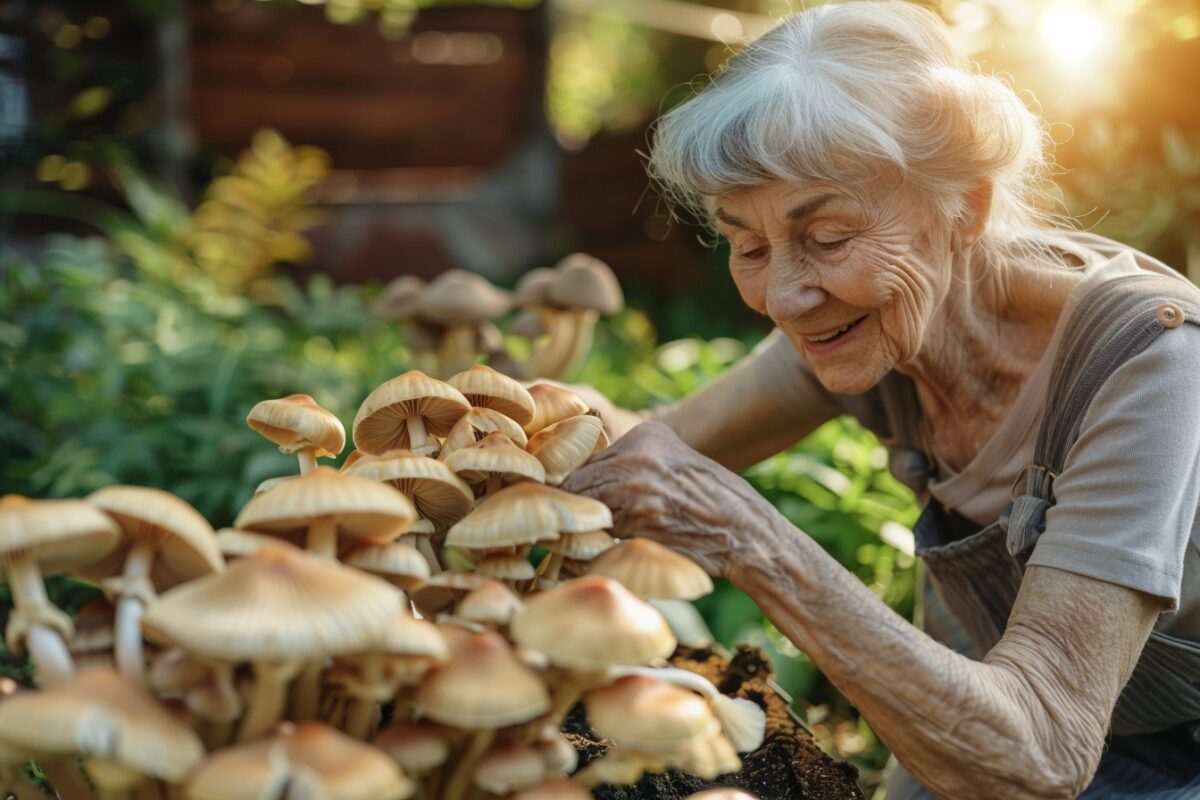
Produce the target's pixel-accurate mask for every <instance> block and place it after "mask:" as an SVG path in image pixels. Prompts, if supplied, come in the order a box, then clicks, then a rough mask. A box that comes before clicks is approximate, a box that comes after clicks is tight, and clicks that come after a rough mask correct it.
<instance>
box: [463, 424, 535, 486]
mask: <svg viewBox="0 0 1200 800" xmlns="http://www.w3.org/2000/svg"><path fill="white" fill-rule="evenodd" d="M442 463H444V464H445V465H446V466H447V467H449V468H450V469H451V470H453V471H454V473H455V474H456V475H458V476H459V477H460V478H462V479H463V480H464V481H466V482H467V483H468V484H471V485H475V484H480V483H483V482H485V481H486V480H487V479H488V478H490V477H491V476H493V475H499V476H500V477H501V478H503V479H504V481H506V482H508V483H515V482H516V481H521V480H530V481H537V482H539V483H541V482H542V481H544V480H545V479H546V470H545V468H544V467H542V462H540V461H538V460H537V458H536V457H534V456H532V455H530V454H529V453H526V452H525V451H524V450H522V449H521V448H519V447H517V446H516V445H515V444H513V443H512V439H509V438H508V437H507V436H505V435H504V434H501V433H489V434H488V435H487V436H485V437H483V439H481V440H480V441H478V442H476V443H475V444H473V445H468V446H467V447H461V448H459V449H458V450H455V451H454V452H453V453H451V454H450V455H448V456H446V458H445V461H443V462H442Z"/></svg>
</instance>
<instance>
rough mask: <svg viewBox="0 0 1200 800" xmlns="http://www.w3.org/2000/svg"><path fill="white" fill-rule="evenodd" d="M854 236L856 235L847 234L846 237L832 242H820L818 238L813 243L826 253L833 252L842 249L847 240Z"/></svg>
mask: <svg viewBox="0 0 1200 800" xmlns="http://www.w3.org/2000/svg"><path fill="white" fill-rule="evenodd" d="M852 238H854V237H852V236H847V237H846V238H845V239H835V240H833V241H831V242H819V241H817V240H816V239H814V240H813V244H814V245H816V247H817V249H818V250H823V251H824V252H826V253H832V252H835V251H837V250H839V249H841V247H842V246H843V245H844V244H846V242H848V241H850V240H851V239H852Z"/></svg>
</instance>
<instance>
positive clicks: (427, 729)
mask: <svg viewBox="0 0 1200 800" xmlns="http://www.w3.org/2000/svg"><path fill="white" fill-rule="evenodd" d="M374 744H375V746H376V747H378V748H379V749H380V750H382V751H383V752H385V753H387V754H388V755H389V756H391V757H392V758H393V759H395V761H396V763H397V764H399V765H400V767H401V768H402V769H403V770H404V771H405V772H407V773H409V774H411V775H416V776H420V775H423V774H425V773H427V772H429V771H430V770H433V769H437V768H438V767H440V766H441V765H442V764H443V763H445V761H446V759H447V758H448V757H449V756H450V745H449V743H448V742H447V741H446V737H445V736H444V735H443V734H442V733H441V732H440V731H439V730H438V729H437V728H436V727H434V726H433V725H427V724H424V723H421V722H393V723H392V724H391V725H389V726H388V727H387V729H386V730H384V731H383V733H381V734H379V735H378V736H376V737H375V742H374Z"/></svg>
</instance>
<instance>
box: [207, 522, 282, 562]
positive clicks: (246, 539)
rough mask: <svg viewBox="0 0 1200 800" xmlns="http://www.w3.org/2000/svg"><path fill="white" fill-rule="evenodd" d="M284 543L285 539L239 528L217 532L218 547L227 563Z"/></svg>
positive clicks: (222, 529) (223, 529)
mask: <svg viewBox="0 0 1200 800" xmlns="http://www.w3.org/2000/svg"><path fill="white" fill-rule="evenodd" d="M283 541H284V540H283V539H279V538H277V537H274V536H268V535H266V534H265V533H251V532H250V531H243V530H238V529H237V528H221V530H219V531H217V547H218V548H219V549H220V551H221V555H222V556H224V557H225V559H226V560H227V561H230V560H232V559H235V558H244V557H245V556H248V555H253V554H254V553H257V552H258V551H259V550H261V549H263V547H264V546H266V545H269V544H278V543H280V542H283Z"/></svg>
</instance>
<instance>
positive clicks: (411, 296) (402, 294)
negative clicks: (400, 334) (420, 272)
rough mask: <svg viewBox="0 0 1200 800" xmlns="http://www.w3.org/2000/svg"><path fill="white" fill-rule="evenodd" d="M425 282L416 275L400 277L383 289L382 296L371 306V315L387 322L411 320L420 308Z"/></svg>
mask: <svg viewBox="0 0 1200 800" xmlns="http://www.w3.org/2000/svg"><path fill="white" fill-rule="evenodd" d="M424 293H425V281H423V280H422V279H421V278H419V277H417V276H416V275H400V276H399V277H396V278H393V279H392V280H391V281H389V282H388V285H387V286H385V287H383V296H382V297H380V298H379V300H377V301H376V302H375V304H374V305H372V306H371V313H372V314H374V315H375V316H377V317H379V318H380V319H384V320H388V321H389V322H399V321H402V320H406V319H411V318H412V317H415V316H416V315H417V310H418V309H419V308H420V303H421V295H423V294H424Z"/></svg>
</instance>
